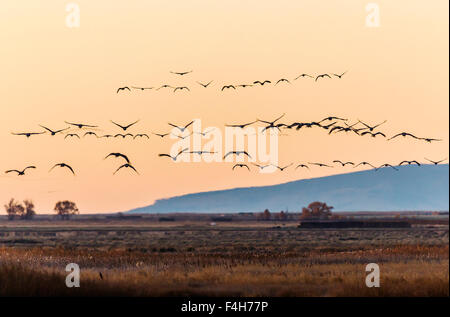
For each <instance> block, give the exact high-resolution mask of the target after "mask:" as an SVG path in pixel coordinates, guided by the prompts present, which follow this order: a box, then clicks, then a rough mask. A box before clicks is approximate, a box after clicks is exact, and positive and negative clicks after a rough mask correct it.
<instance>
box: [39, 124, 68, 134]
mask: <svg viewBox="0 0 450 317" xmlns="http://www.w3.org/2000/svg"><path fill="white" fill-rule="evenodd" d="M39 126H40V127H41V128H44V129H45V130H47V131H48V132H50V135H56V134H58V133H61V132H63V131H66V130H68V129H70V128H65V129H60V130H55V131H53V130H52V129H49V128H47V127H45V126H43V125H39Z"/></svg>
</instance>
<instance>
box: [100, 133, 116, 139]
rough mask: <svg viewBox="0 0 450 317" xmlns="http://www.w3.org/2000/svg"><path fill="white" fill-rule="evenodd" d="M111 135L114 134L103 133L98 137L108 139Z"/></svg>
mask: <svg viewBox="0 0 450 317" xmlns="http://www.w3.org/2000/svg"><path fill="white" fill-rule="evenodd" d="M113 137H114V135H112V134H105V135H102V136H101V137H100V138H106V139H109V138H113Z"/></svg>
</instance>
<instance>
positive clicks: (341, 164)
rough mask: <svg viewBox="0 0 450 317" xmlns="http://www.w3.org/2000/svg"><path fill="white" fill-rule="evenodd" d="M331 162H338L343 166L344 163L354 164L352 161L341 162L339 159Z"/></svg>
mask: <svg viewBox="0 0 450 317" xmlns="http://www.w3.org/2000/svg"><path fill="white" fill-rule="evenodd" d="M333 163H339V164H341V165H342V166H345V165H355V163H353V162H342V161H340V160H334V161H333Z"/></svg>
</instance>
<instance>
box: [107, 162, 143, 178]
mask: <svg viewBox="0 0 450 317" xmlns="http://www.w3.org/2000/svg"><path fill="white" fill-rule="evenodd" d="M122 168H131V169H132V170H133V171H135V172H136V174H138V175H139V172H138V171H137V170H136V169H135V168H134V166H133V165H131V164H129V163H125V164H123V165H120V166H119V168H118V169H116V171H115V172H114V173H113V175H115V174H116V173H117V172H118V171H119V170H121V169H122Z"/></svg>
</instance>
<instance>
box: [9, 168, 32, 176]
mask: <svg viewBox="0 0 450 317" xmlns="http://www.w3.org/2000/svg"><path fill="white" fill-rule="evenodd" d="M29 168H36V166H33V165H31V166H27V167H25V168H24V169H23V170H21V171H19V170H7V171H6V172H5V174H8V173H12V172H16V173H17V176H22V175H25V171H26V170H27V169H29Z"/></svg>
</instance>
